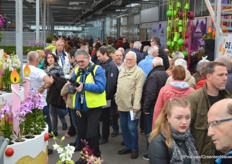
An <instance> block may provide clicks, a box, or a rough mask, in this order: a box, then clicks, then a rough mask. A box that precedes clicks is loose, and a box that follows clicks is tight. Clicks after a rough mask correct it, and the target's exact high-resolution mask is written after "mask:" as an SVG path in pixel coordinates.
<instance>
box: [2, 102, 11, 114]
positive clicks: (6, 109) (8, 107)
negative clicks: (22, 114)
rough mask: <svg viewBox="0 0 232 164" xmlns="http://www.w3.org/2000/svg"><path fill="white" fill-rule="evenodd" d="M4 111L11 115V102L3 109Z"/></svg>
mask: <svg viewBox="0 0 232 164" xmlns="http://www.w3.org/2000/svg"><path fill="white" fill-rule="evenodd" d="M1 111H2V113H6V114H8V115H9V116H10V115H11V110H10V104H6V105H5V106H4V107H3V108H2V109H1Z"/></svg>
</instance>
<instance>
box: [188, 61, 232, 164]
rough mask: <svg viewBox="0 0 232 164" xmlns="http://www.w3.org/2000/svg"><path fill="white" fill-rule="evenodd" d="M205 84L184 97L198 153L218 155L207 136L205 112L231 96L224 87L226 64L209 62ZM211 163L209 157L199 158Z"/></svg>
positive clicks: (203, 161)
mask: <svg viewBox="0 0 232 164" xmlns="http://www.w3.org/2000/svg"><path fill="white" fill-rule="evenodd" d="M205 75H206V83H205V85H204V86H203V87H202V88H200V89H197V90H195V91H193V92H192V93H190V94H189V95H188V96H187V97H186V99H188V100H189V102H190V103H191V123H190V129H191V134H192V135H193V138H194V139H195V143H196V144H195V145H196V148H197V151H198V153H199V155H205V156H212V155H220V154H219V152H216V151H215V147H214V145H213V143H212V141H211V139H210V137H208V136H207V130H208V129H207V112H208V110H209V108H210V107H211V106H212V105H213V104H214V103H216V102H217V101H219V100H221V99H224V98H229V97H231V93H230V92H229V91H228V90H226V89H225V87H226V82H227V70H226V66H225V65H224V64H222V63H219V62H209V63H208V64H207V66H206V69H205ZM210 161H211V163H213V160H210V159H207V158H205V159H201V162H202V163H210Z"/></svg>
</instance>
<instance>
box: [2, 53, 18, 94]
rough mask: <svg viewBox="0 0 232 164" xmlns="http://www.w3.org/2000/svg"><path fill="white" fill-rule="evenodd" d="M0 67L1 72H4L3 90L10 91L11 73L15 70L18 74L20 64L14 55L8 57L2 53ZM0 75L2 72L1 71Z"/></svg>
mask: <svg viewBox="0 0 232 164" xmlns="http://www.w3.org/2000/svg"><path fill="white" fill-rule="evenodd" d="M0 65H1V66H2V70H3V71H4V76H3V84H4V86H5V90H6V91H11V84H12V82H11V80H10V75H11V72H12V71H13V70H14V69H15V68H16V69H17V72H18V73H19V74H20V66H21V62H20V60H19V58H18V56H17V55H16V54H15V53H12V54H10V55H7V54H6V53H3V55H0ZM1 73H3V72H2V71H1Z"/></svg>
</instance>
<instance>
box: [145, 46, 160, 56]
mask: <svg viewBox="0 0 232 164" xmlns="http://www.w3.org/2000/svg"><path fill="white" fill-rule="evenodd" d="M158 50H159V48H158V47H157V46H151V47H149V48H148V50H147V53H148V55H152V54H153V53H156V52H158Z"/></svg>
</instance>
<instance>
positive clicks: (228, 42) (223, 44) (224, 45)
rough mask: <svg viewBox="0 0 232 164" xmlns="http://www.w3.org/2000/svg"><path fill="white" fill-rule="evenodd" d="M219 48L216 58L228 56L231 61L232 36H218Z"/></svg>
mask: <svg viewBox="0 0 232 164" xmlns="http://www.w3.org/2000/svg"><path fill="white" fill-rule="evenodd" d="M218 43H219V48H218V49H217V50H216V52H217V53H216V57H219V56H229V57H230V58H231V59H232V35H228V37H226V36H220V38H219V42H218Z"/></svg>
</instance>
